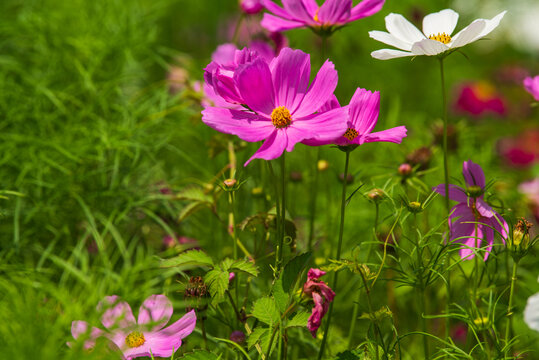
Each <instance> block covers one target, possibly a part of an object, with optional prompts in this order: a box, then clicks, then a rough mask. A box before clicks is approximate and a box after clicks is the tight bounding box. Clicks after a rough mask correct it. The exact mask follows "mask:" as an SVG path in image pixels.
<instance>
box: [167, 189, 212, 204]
mask: <svg viewBox="0 0 539 360" xmlns="http://www.w3.org/2000/svg"><path fill="white" fill-rule="evenodd" d="M176 198H177V199H178V200H190V201H199V202H209V203H212V202H213V197H212V196H211V195H209V194H206V193H205V190H204V189H203V188H202V187H199V186H196V185H193V186H188V187H185V188H184V189H182V190H180V192H179V193H178V194H176Z"/></svg>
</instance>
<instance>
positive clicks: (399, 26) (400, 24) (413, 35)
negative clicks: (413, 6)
mask: <svg viewBox="0 0 539 360" xmlns="http://www.w3.org/2000/svg"><path fill="white" fill-rule="evenodd" d="M386 29H387V31H389V33H390V34H391V35H393V36H395V37H396V38H397V39H399V40H402V41H405V42H409V43H412V44H413V43H415V42H416V41H419V40H421V39H424V38H425V35H423V33H422V32H421V31H419V29H418V28H416V27H415V26H414V25H413V24H412V23H411V22H409V21H408V20H406V19H405V18H404V16H402V15H400V14H393V13H391V14H389V15H388V16H386Z"/></svg>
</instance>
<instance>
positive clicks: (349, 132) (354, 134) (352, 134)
mask: <svg viewBox="0 0 539 360" xmlns="http://www.w3.org/2000/svg"><path fill="white" fill-rule="evenodd" d="M343 136H344V137H345V138H347V139H348V140H350V141H352V140H354V139H355V138H357V137H358V136H359V133H358V132H357V131H356V130H354V129H352V128H348V130H346V132H345V133H344V135H343Z"/></svg>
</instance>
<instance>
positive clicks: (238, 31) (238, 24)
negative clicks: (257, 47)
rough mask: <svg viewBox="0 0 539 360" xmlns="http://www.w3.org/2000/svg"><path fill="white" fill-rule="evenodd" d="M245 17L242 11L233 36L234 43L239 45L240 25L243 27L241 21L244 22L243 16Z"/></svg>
mask: <svg viewBox="0 0 539 360" xmlns="http://www.w3.org/2000/svg"><path fill="white" fill-rule="evenodd" d="M244 17H245V15H244V14H243V13H241V15H240V17H239V19H238V22H237V23H236V28H235V29H234V36H233V37H232V42H233V43H234V44H236V45H237V42H238V35H239V34H240V27H241V23H242V22H243V18H244Z"/></svg>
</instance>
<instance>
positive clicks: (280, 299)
mask: <svg viewBox="0 0 539 360" xmlns="http://www.w3.org/2000/svg"><path fill="white" fill-rule="evenodd" d="M273 298H274V299H275V302H276V303H277V307H278V308H279V311H280V312H281V314H282V313H284V312H285V311H286V307H287V305H288V300H289V296H288V294H287V293H285V292H284V290H283V281H282V280H281V279H277V280H276V281H275V284H274V285H273Z"/></svg>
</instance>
